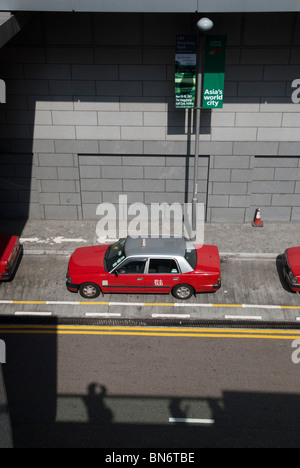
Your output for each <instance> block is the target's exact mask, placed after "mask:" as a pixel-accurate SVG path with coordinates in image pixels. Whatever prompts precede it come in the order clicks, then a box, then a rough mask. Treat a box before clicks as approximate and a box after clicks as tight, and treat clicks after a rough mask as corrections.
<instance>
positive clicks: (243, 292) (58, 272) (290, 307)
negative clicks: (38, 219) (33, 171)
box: [0, 255, 300, 321]
mask: <svg viewBox="0 0 300 468" xmlns="http://www.w3.org/2000/svg"><path fill="white" fill-rule="evenodd" d="M68 260H69V257H65V256H62V255H44V256H41V255H24V257H23V259H22V261H21V263H20V266H19V269H18V271H17V273H16V276H15V278H14V280H13V281H12V282H9V283H0V315H15V314H17V315H21V314H29V315H30V314H31V315H37V314H41V315H51V316H55V317H88V316H92V317H112V318H114V317H115V318H120V319H122V318H142V319H144V318H150V319H151V318H163V319H166V320H168V319H169V318H173V317H175V318H176V317H177V318H179V319H187V320H189V319H197V320H202V319H226V320H229V321H230V320H231V319H235V318H241V319H243V318H245V319H248V318H249V319H250V320H262V321H264V320H266V321H296V320H297V319H298V317H300V296H299V295H298V294H296V293H293V292H291V291H290V290H289V288H288V287H287V285H286V283H285V281H284V278H283V275H282V267H281V258H280V257H278V258H277V259H264V260H258V259H248V260H239V259H226V258H222V260H221V271H222V287H221V289H220V290H219V291H217V292H216V293H214V294H212V293H205V294H197V296H195V297H192V298H191V299H189V300H188V301H180V300H176V299H174V298H173V296H172V295H160V294H157V295H152V294H148V295H147V294H144V295H136V294H107V295H104V296H100V297H99V298H97V299H95V300H92V301H89V300H86V299H83V298H82V297H81V296H80V295H79V294H74V293H70V292H69V291H67V289H66V286H65V276H66V271H67V266H68Z"/></svg>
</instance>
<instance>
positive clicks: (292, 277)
mask: <svg viewBox="0 0 300 468" xmlns="http://www.w3.org/2000/svg"><path fill="white" fill-rule="evenodd" d="M289 279H290V280H291V282H292V283H294V284H296V283H298V278H296V276H294V275H293V273H292V272H291V271H290V272H289Z"/></svg>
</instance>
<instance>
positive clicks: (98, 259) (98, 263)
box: [69, 245, 109, 276]
mask: <svg viewBox="0 0 300 468" xmlns="http://www.w3.org/2000/svg"><path fill="white" fill-rule="evenodd" d="M108 247H109V246H108V245H94V246H91V247H80V248H78V249H76V250H75V251H74V253H73V254H72V255H71V258H70V261H69V274H70V275H71V276H72V274H74V273H77V272H81V273H82V271H83V270H85V269H86V270H88V271H89V272H95V271H97V272H99V273H101V272H104V271H105V269H104V255H105V252H106V250H107V249H108Z"/></svg>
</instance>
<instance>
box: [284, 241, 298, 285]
mask: <svg viewBox="0 0 300 468" xmlns="http://www.w3.org/2000/svg"><path fill="white" fill-rule="evenodd" d="M282 263H283V274H284V277H285V279H286V282H287V284H288V285H289V287H290V288H291V290H292V291H294V292H299V291H300V247H290V248H289V249H286V251H285V252H284V254H283V257H282Z"/></svg>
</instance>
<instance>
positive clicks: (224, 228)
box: [0, 220, 300, 258]
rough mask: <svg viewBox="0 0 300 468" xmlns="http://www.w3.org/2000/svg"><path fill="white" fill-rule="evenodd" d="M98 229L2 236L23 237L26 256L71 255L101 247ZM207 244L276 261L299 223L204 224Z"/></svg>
mask: <svg viewBox="0 0 300 468" xmlns="http://www.w3.org/2000/svg"><path fill="white" fill-rule="evenodd" d="M96 226H97V221H96V220H95V221H44V220H28V221H25V222H22V221H1V222H0V233H5V232H8V233H13V234H14V233H16V234H18V235H20V237H21V241H22V244H23V247H24V253H25V254H37V255H38V254H40V255H46V254H61V255H70V254H71V253H72V252H73V251H74V250H75V249H76V248H77V247H84V246H88V245H93V244H99V239H98V236H97V233H96ZM102 242H104V240H103V239H102ZM204 242H205V243H207V244H215V245H217V246H218V248H219V252H220V255H221V256H233V257H256V256H257V257H264V258H268V257H274V256H275V257H276V256H277V255H279V254H281V253H283V252H284V250H285V249H286V248H287V247H292V246H296V245H300V223H274V222H273V223H267V222H264V225H263V227H252V225H251V223H249V224H223V223H211V224H205V231H204Z"/></svg>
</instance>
